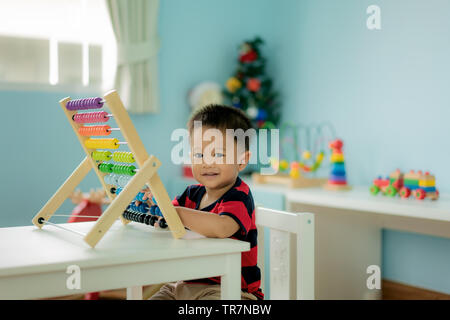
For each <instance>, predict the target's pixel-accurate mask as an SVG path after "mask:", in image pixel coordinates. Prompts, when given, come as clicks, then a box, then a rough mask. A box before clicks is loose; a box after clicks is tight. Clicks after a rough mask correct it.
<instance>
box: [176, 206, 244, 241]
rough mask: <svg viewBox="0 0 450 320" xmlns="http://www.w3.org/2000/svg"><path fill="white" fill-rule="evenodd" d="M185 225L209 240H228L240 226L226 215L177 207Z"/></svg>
mask: <svg viewBox="0 0 450 320" xmlns="http://www.w3.org/2000/svg"><path fill="white" fill-rule="evenodd" d="M175 209H176V210H177V213H178V215H179V216H180V219H181V221H182V222H183V224H184V225H185V226H186V227H188V228H189V229H190V230H192V231H195V232H197V233H200V234H201V235H204V236H205V237H209V238H228V237H231V236H232V235H233V234H235V233H236V232H237V231H238V230H239V228H240V227H239V224H238V223H237V222H236V221H234V219H233V218H231V217H229V216H225V215H217V214H215V213H211V212H206V211H200V210H194V209H190V208H186V207H175Z"/></svg>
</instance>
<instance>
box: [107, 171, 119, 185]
mask: <svg viewBox="0 0 450 320" xmlns="http://www.w3.org/2000/svg"><path fill="white" fill-rule="evenodd" d="M119 178H120V177H119V176H118V175H117V174H113V173H111V174H108V175H106V176H105V177H104V180H105V183H106V184H110V185H113V186H119V184H118V183H119Z"/></svg>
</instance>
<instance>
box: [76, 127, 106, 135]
mask: <svg viewBox="0 0 450 320" xmlns="http://www.w3.org/2000/svg"><path fill="white" fill-rule="evenodd" d="M78 133H79V134H80V135H81V136H88V137H89V136H109V135H110V134H111V127H110V126H107V125H104V126H89V127H84V126H83V127H80V128H78Z"/></svg>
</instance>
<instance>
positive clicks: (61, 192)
mask: <svg viewBox="0 0 450 320" xmlns="http://www.w3.org/2000/svg"><path fill="white" fill-rule="evenodd" d="M91 169H92V166H91V163H90V161H89V159H88V158H87V157H86V158H84V160H83V161H82V162H81V163H80V165H79V166H78V167H77V168H76V169H75V170H74V171H73V172H72V174H71V175H70V176H69V178H67V180H66V181H65V182H64V183H63V184H62V186H61V187H59V189H58V190H57V191H56V192H55V194H54V195H53V196H52V197H51V198H50V200H48V201H47V203H46V204H45V206H44V207H43V208H42V209H41V210H40V211H39V212H38V213H37V214H36V215H35V216H34V218H33V220H32V221H31V222H33V224H34V225H35V226H37V227H39V228H42V227H43V225H44V224H43V223H39V221H38V220H39V218H44V220H46V221H47V220H48V219H50V217H51V216H52V215H53V214H54V213H55V211H56V210H58V208H59V207H60V206H61V205H62V204H63V202H64V201H65V200H66V199H67V198H68V197H69V195H70V194H71V193H72V192H73V190H75V188H76V187H77V186H78V185H79V184H80V182H81V181H82V180H83V179H84V177H86V175H87V174H88V173H89V171H90V170H91Z"/></svg>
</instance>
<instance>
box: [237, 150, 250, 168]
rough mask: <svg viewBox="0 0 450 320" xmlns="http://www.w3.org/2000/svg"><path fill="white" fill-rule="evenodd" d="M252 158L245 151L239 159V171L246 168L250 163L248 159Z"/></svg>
mask: <svg viewBox="0 0 450 320" xmlns="http://www.w3.org/2000/svg"><path fill="white" fill-rule="evenodd" d="M251 156H252V153H251V152H250V151H245V152H244V153H243V154H242V155H241V156H240V157H239V162H238V164H239V171H242V170H244V169H245V168H246V167H247V164H248V162H249V161H250V157H251Z"/></svg>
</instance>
